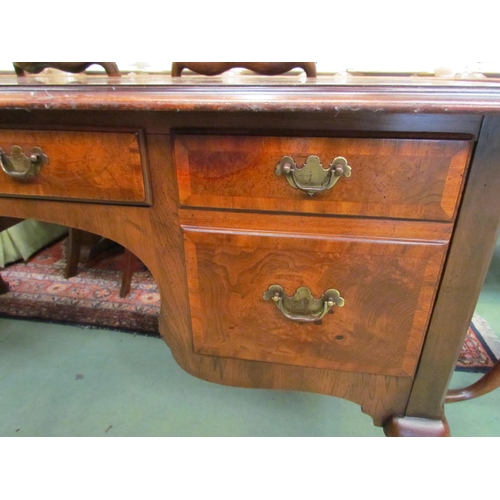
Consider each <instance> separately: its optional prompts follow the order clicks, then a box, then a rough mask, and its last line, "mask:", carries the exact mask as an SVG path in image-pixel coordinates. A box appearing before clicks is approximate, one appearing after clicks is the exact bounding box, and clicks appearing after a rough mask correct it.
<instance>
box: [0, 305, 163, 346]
mask: <svg viewBox="0 0 500 500" xmlns="http://www.w3.org/2000/svg"><path fill="white" fill-rule="evenodd" d="M0 318H4V319H13V320H17V321H31V322H33V323H47V324H52V325H64V326H74V327H75V328H81V329H82V330H107V331H111V332H122V333H126V334H129V335H134V336H135V335H140V336H141V337H152V338H155V339H161V336H160V335H159V334H157V333H153V332H151V331H149V330H148V331H145V330H138V329H133V328H125V327H120V328H117V327H113V326H106V325H96V324H93V323H73V322H71V321H62V320H59V321H58V320H52V319H46V318H39V317H37V316H29V317H20V316H15V315H13V314H7V313H4V312H0Z"/></svg>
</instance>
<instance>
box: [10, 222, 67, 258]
mask: <svg viewBox="0 0 500 500" xmlns="http://www.w3.org/2000/svg"><path fill="white" fill-rule="evenodd" d="M67 232H68V228H67V227H66V226H59V225H57V224H49V223H48V222H40V221H37V220H33V219H26V220H23V221H22V222H20V223H19V224H16V225H15V226H12V227H10V228H9V229H6V230H5V231H2V232H0V267H4V266H5V265H6V264H9V263H10V262H15V261H16V260H20V259H24V260H27V259H29V258H30V257H31V256H32V255H33V254H34V253H35V252H37V251H38V250H40V249H41V248H43V247H44V246H46V245H48V244H49V243H52V242H53V241H55V240H57V239H58V238H61V237H62V236H63V235H64V234H66V233H67Z"/></svg>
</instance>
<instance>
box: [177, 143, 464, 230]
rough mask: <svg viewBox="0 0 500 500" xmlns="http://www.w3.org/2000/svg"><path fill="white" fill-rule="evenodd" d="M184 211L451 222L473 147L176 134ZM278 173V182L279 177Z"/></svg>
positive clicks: (445, 144) (181, 198) (179, 183)
mask: <svg viewBox="0 0 500 500" xmlns="http://www.w3.org/2000/svg"><path fill="white" fill-rule="evenodd" d="M174 144H175V146H174V155H175V165H176V170H177V178H178V185H179V197H180V203H181V205H183V206H186V207H207V208H226V209H238V210H259V211H260V210H262V211H268V210H269V211H278V212H293V213H316V214H342V215H356V216H373V217H391V218H403V219H420V220H441V221H451V220H453V218H454V216H455V213H456V209H457V204H458V201H459V197H460V193H461V189H462V185H463V177H464V174H465V171H466V167H467V164H468V161H469V155H470V152H471V147H472V141H467V140H451V139H450V140H448V139H439V140H430V139H401V138H397V139H363V138H324V137H323V138H321V137H316V138H310V137H261V136H259V137H254V136H227V135H226V136H215V135H180V134H179V135H176V136H175V143H174ZM277 174H279V175H277Z"/></svg>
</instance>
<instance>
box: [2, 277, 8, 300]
mask: <svg viewBox="0 0 500 500" xmlns="http://www.w3.org/2000/svg"><path fill="white" fill-rule="evenodd" d="M8 291H9V284H8V283H7V282H6V281H4V280H3V278H2V276H1V275H0V295H2V294H4V293H7V292H8Z"/></svg>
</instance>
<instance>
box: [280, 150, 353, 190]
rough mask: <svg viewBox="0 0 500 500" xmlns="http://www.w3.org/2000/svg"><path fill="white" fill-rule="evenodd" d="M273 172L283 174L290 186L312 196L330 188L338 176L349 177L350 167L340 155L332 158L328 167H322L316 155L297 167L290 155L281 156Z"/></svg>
mask: <svg viewBox="0 0 500 500" xmlns="http://www.w3.org/2000/svg"><path fill="white" fill-rule="evenodd" d="M274 173H275V174H276V175H284V176H285V177H286V180H287V181H288V183H289V184H290V186H292V187H293V188H295V189H301V190H302V191H305V192H306V193H307V194H308V195H309V196H312V195H313V194H315V193H319V192H321V191H326V190H327V189H330V188H332V187H333V186H334V185H335V184H336V182H337V181H338V180H339V179H340V177H342V176H344V177H350V176H351V167H350V166H349V165H348V164H347V160H346V159H345V158H343V157H342V156H338V157H337V158H334V159H333V160H332V162H331V163H330V165H329V166H328V168H323V166H322V165H321V161H320V159H319V157H318V156H314V155H311V156H308V157H307V159H306V162H305V163H304V165H303V166H302V167H298V166H297V164H296V163H295V161H294V159H293V158H292V157H291V156H283V158H281V160H280V161H279V162H278V164H277V165H276V168H275V169H274Z"/></svg>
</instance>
